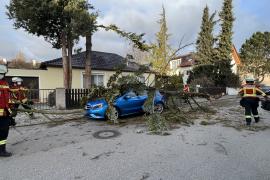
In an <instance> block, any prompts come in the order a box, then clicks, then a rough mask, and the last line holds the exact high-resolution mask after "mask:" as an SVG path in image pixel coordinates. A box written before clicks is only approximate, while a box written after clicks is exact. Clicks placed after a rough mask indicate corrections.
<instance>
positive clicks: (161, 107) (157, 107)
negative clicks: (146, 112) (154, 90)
mask: <svg viewBox="0 0 270 180" xmlns="http://www.w3.org/2000/svg"><path fill="white" fill-rule="evenodd" d="M163 110H164V105H163V104H161V103H158V104H156V105H155V107H154V111H155V112H156V113H160V114H161V113H162V112H163Z"/></svg>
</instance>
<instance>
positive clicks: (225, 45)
mask: <svg viewBox="0 0 270 180" xmlns="http://www.w3.org/2000/svg"><path fill="white" fill-rule="evenodd" d="M219 17H220V21H221V32H220V34H219V36H218V46H217V49H216V52H215V53H216V54H215V63H214V64H215V66H217V68H218V72H217V73H218V77H217V79H218V80H219V81H220V85H222V86H224V85H226V82H227V81H228V80H229V79H230V77H229V76H230V75H231V74H232V70H231V60H232V56H231V53H232V47H233V43H232V36H233V22H234V20H235V19H234V17H233V6H232V0H224V3H223V7H222V11H221V12H220V13H219Z"/></svg>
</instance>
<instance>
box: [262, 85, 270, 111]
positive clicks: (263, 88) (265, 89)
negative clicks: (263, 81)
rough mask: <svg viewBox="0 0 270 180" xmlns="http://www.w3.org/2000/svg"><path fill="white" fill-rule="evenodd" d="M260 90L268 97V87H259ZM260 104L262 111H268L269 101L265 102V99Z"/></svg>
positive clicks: (269, 90) (269, 108) (269, 91)
mask: <svg viewBox="0 0 270 180" xmlns="http://www.w3.org/2000/svg"><path fill="white" fill-rule="evenodd" d="M261 90H262V91H263V92H264V93H265V94H266V95H268V97H269V96H270V86H265V85H264V86H262V87H261ZM261 103H262V108H263V109H264V110H267V111H270V100H269V99H268V100H266V99H262V100H261Z"/></svg>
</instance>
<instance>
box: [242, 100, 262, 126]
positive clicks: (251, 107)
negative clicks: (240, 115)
mask: <svg viewBox="0 0 270 180" xmlns="http://www.w3.org/2000/svg"><path fill="white" fill-rule="evenodd" d="M241 106H243V107H244V108H245V117H246V122H247V125H250V123H251V120H252V115H253V117H254V119H255V122H256V123H257V122H259V120H260V117H259V114H258V107H259V99H258V98H243V99H242V100H241Z"/></svg>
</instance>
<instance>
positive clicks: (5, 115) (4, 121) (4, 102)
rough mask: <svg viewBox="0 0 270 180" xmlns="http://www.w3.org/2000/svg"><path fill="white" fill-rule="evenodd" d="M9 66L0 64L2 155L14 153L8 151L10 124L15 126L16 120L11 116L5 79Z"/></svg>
mask: <svg viewBox="0 0 270 180" xmlns="http://www.w3.org/2000/svg"><path fill="white" fill-rule="evenodd" d="M6 73H7V67H6V66H5V65H0V157H9V156H11V155H12V154H11V153H9V152H7V151H6V143H7V137H8V133H9V126H10V125H12V126H15V125H16V123H15V120H14V119H13V118H12V117H11V116H10V115H11V113H12V112H11V110H10V105H9V103H10V89H9V86H8V83H7V82H6V81H5V80H4V77H5V74H6Z"/></svg>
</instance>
